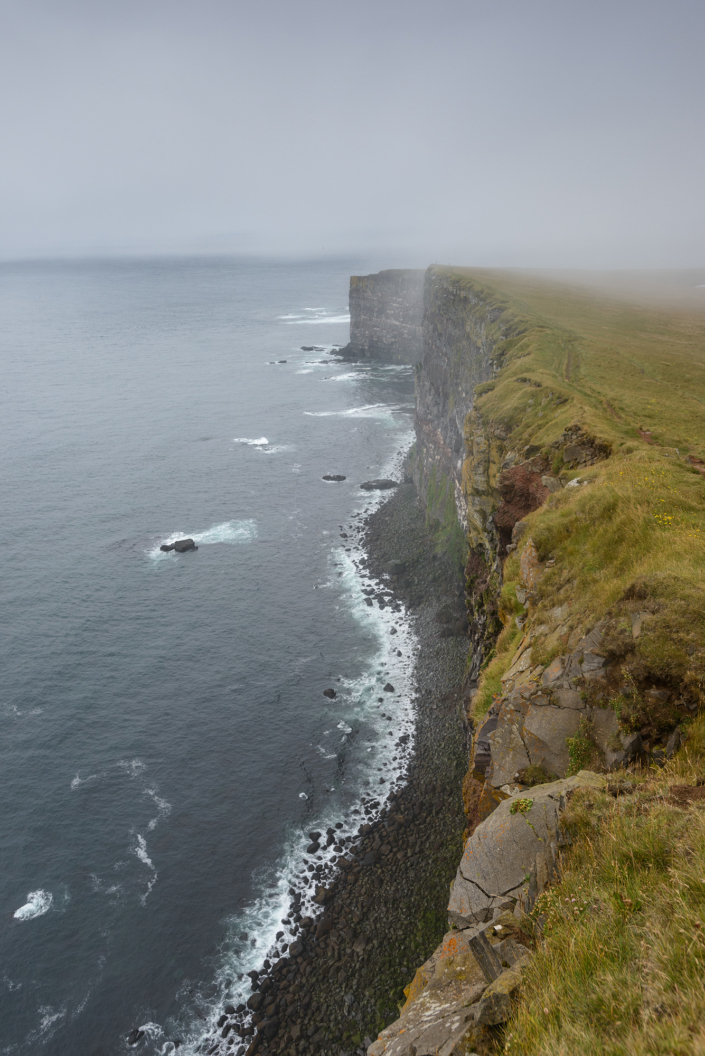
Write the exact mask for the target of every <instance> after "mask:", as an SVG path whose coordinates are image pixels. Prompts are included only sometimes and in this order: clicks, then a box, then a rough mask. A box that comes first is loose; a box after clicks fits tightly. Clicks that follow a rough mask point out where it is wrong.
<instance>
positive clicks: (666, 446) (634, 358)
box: [445, 268, 705, 1056]
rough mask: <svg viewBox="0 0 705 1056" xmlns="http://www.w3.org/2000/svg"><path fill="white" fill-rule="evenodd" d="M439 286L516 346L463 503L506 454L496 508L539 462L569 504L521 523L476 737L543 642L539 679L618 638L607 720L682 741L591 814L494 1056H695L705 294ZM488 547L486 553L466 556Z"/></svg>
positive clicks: (533, 283) (550, 502)
mask: <svg viewBox="0 0 705 1056" xmlns="http://www.w3.org/2000/svg"><path fill="white" fill-rule="evenodd" d="M445 270H447V271H448V272H450V273H452V275H453V276H454V279H455V281H457V282H462V283H465V284H467V285H468V286H469V287H470V288H471V289H473V290H474V291H476V292H477V293H478V295H479V296H481V297H482V299H483V301H484V302H485V303H487V302H488V301H491V302H492V303H493V304H494V305H495V306H496V308H497V309H498V310H499V312H500V313H501V321H503V322H504V324H505V325H506V331H507V332H509V331H511V332H512V334H513V336H512V337H511V338H509V339H507V340H505V341H504V342H502V343H500V344H499V345H498V346H497V347H496V350H495V353H494V355H495V360H494V366H495V375H494V377H493V379H492V380H491V381H489V382H486V383H484V384H482V385H480V386H478V387H477V389H476V401H475V407H474V410H473V414H472V415H470V416H468V423H467V429H466V440H467V446H468V459H467V463H468V466H469V469H468V472H467V473H464V480H466V481H467V488H468V490H471V489H472V487H473V482H474V481H477V480H478V479H479V478H480V476H481V474H480V472H479V468H478V456H477V451H482V452H490V454H488V455H487V456H486V459H487V464H488V466H489V470H488V472H487V473H486V474H485V476H484V477H483V480H485V481H489V485H488V487H489V490H490V491H491V492H492V498H493V502H494V505H495V509H497V508H498V507H499V504H500V502H501V501H502V494H501V492H502V474H503V472H506V469H503V467H507V466H509V467H512V466H516V465H520V464H522V460H523V464H526V462H527V460H529V459H531V458H538V459H540V460H541V465H543V466H546V467H550V468H549V469H547V470H546V472H547V474H548V475H549V476H550V478H551V479H550V480H549V484H551V485H555V486H551V487H550V488H548V489H547V491H546V493H545V494H544V501H542V503H541V504H540V505H538V506H537V508H536V509H534V510H533V512H531V513H529V514H528V515H527V516H525V517H524V518H523V520H524V521H525V523H526V528H525V533H524V535H523V536H522V538H521V541H520V543H519V545H518V546H517V548H516V549H514V550H511V552H510V553H509V555H508V556H507V557H506V560H504V562H503V566H502V570H501V594H500V596H499V599H498V601H497V612H498V617H499V620H498V623H500V622H501V626H502V630H501V633H500V635H499V639H498V641H497V642H496V646H495V649H494V651H493V652H492V653H490V655H489V656H488V658H487V662H486V664H485V667H484V670H483V672H482V674H481V678H480V688H479V692H478V694H477V696H476V698H475V704H474V708H475V717H476V718H477V717H479V716H480V715H481V714H482V713H483V712H484V711H485V710H486V709H487V707H488V706H489V704H490V703H491V701H492V699H493V696H494V694H495V693H499V692H500V689H501V678H502V675H504V674H505V673H506V672H507V671H508V670H509V669H510V668H511V666H512V663H513V660H514V657H515V656H516V655H517V651H518V650H519V649H520V648H526V642H527V639H530V640H531V649H532V653H533V661H532V662H533V663H535V664H537V665H539V667H538V669H539V670H541V669H543V667H545V666H546V665H548V664H549V663H550V662H551V661H552V659H553V658H554V657H556V656H558V655H560V654H565V653H566V652H570V650H571V648H573V646H574V644H575V642H576V640H577V639H578V638H579V637H580V636H581V635H582V634H584V633H585V632H586V631H587V630H589V629H590V628H591V627H594V626H595V624H596V623H597V622H598V621H602V625H603V626H605V627H606V628H607V631H606V635H605V647H606V649H607V652H608V654H609V659H610V660H611V661H617V663H618V665H619V669H620V671H621V672H622V677H623V680H624V683H625V685H624V686H623V687H622V690H620V692H621V696H619V697H617V698H615V699H614V700H613V701H610V703H611V704H612V705H613V707H614V708H615V710H616V711H617V712H618V715H619V716H620V725H621V726H622V728H623V729H629V728H630V725H629V724H630V723H631V727H632V728H633V729H638V728H639V727H642V726H645V725H647V724H651V726H650V728H652V730H653V732H654V735H655V736H656V737H657V736H658V723H659V721H661V720H663V722H664V723H665V724H666V725H667V726H669V725H670V727H672V726H673V724H674V722H680V724H681V725H680V728H681V733H682V737H683V740H684V745H683V746H682V747H681V748H680V750H679V751H678V752H677V753H676V754H675V756H674V757H673V758H672V759H671V760H670V761H668V762H666V764H665V766H664V767H662V768H659V767H656V766H649V765H648V764H647V765H646V766H644V765H642V766H641V767H639V766H637V767H632V768H631V772H630V773H628V774H627V773H624V774H621V775H620V774H617V775H615V780H614V782H613V785H612V790H613V791H612V795H609V794H605V795H602V794H601V795H597V796H596V795H593V794H590V795H583V796H576V799H575V802H574V803H573V806H572V814H571V820H570V827H571V830H572V835H573V847H572V850H571V851H570V853H568V854H567V855H566V856H565V858H564V861H563V872H562V876H561V878H560V880H559V882H558V883H556V884H555V885H553V886H552V887H551V888H550V889H549V891H548V892H547V893H546V894H545V895H543V896H542V899H541V901H540V903H539V905H538V907H537V909H536V910H535V912H534V916H535V917H537V918H538V920H539V922H540V926H541V927H542V939H541V941H540V942H539V943H538V946H537V951H536V954H535V957H534V960H533V964H532V967H531V969H530V970H529V972H528V973H527V978H526V980H525V985H524V989H523V994H522V997H521V998H520V1001H519V1004H518V1006H517V1008H516V1011H515V1014H514V1016H513V1018H512V1019H511V1020H510V1021H509V1022H508V1023H507V1024H506V1029H504V1030H502V1031H498V1033H497V1037H496V1051H497V1052H506V1053H519V1054H522V1056H529V1054H542V1056H543V1054H546V1056H547V1054H555V1056H558V1054H561V1056H563V1054H565V1056H567V1054H571V1056H575V1054H577V1053H581V1054H586V1056H587V1054H594V1053H610V1054H615V1056H616V1054H632V1053H633V1054H637V1053H640V1054H642V1053H643V1054H647V1053H648V1054H651V1053H663V1054H664V1056H665V1054H667V1053H683V1054H686V1053H687V1054H691V1053H692V1054H695V1053H701V1052H703V1051H705V1041H704V1039H705V999H704V998H703V989H702V976H703V970H704V969H705V939H704V938H703V934H704V933H705V850H704V848H705V843H704V842H703V824H704V822H703V818H704V815H703V808H704V807H705V797H703V795H701V792H702V787H701V786H702V785H703V784H705V477H704V475H703V471H704V470H705V290H694V286H695V283H696V282H697V281H702V280H699V279H694V278H692V277H690V278H689V277H686V278H685V281H684V282H683V285H682V289H681V290H680V291H678V290H676V291H675V294H676V295H674V291H673V290H672V291H671V292H670V294H669V295H668V296H666V293H668V291H666V293H664V296H663V299H662V300H661V299H659V291H658V289H657V287H656V285H655V284H652V285H651V287H648V283H646V284H644V285H643V286H642V288H641V291H640V290H639V286H638V283H637V284H636V287H633V288H632V289H630V290H629V291H625V290H621V291H620V290H616V291H615V290H611V291H610V290H597V289H585V288H580V287H579V286H577V285H574V286H571V285H569V284H566V283H558V282H556V281H549V280H547V279H545V278H537V277H535V276H531V277H527V276H525V275H522V274H518V273H517V274H512V273H504V272H488V271H479V270H475V269H457V268H453V269H445ZM646 287H648V288H646ZM662 292H663V291H662ZM700 293H702V294H703V295H704V296H703V297H702V298H701V299H700V300H698V295H699V294H700ZM507 324H511V325H507ZM479 434H481V436H480V441H481V442H478V435H479ZM571 435H572V436H575V437H578V438H579V445H580V443H582V444H583V445H585V444H587V445H592V449H593V451H594V453H595V458H591V459H588V464H587V465H580V464H579V462H576V460H571V459H568V460H567V461H566V459H565V456H566V454H570V453H572V452H571V445H570V437H571ZM579 445H578V446H579ZM483 457H485V456H483ZM473 460H474V461H473ZM541 472H544V471H543V470H539V473H541ZM576 480H577V481H579V483H578V484H577V485H576V484H572V483H571V482H573V481H576ZM568 485H570V486H568ZM480 536H481V533H480V534H479V535H476V537H475V538H473V537H472V532H471V538H470V543H471V545H473V544H475V545H476V546H477V545H479V544H478V539H479V540H480V542H482V540H481V538H480ZM529 538H531V539H532V540H533V543H534V544H535V547H536V556H537V559H538V562H537V567H536V569H535V581H534V584H533V589H532V590H530V591H528V592H527V591H526V569H524V578H523V579H522V575H521V569H520V557H521V555H522V551H523V547H524V546H525V545H526V540H528V539H529ZM510 549H511V548H510ZM495 586H496V588H497V590H499V589H500V584H499V581H498V582H497V583H496V584H495ZM517 588H518V590H517ZM527 593H528V595H529V597H528V598H527V599H526V601H525V600H524V597H525V595H526V594H527ZM647 687H648V688H649V690H650V691H651V694H652V695H651V698H650V699H651V701H652V703H651V704H649V702H648V700H647V696H646V689H647ZM659 688H661V689H662V690H663V691H664V692H663V693H662V699H664V700H665V699H668V700H669V701H670V703H669V705H668V707H670V708H671V709H673V708H674V707H676V705H677V706H678V707H677V708H676V710H672V713H669V715H668V716H659V714H656V712H653V713H652V712H650V711H649V708H650V707H653V706H654V705H653V699H654V695H653V690H654V689H656V690H658V689H659ZM656 696H658V694H656ZM676 698H677V699H676ZM664 707H666V705H664ZM649 758H651V757H649ZM654 758H655V757H654Z"/></svg>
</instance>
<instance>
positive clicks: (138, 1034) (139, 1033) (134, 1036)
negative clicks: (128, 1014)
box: [127, 1027, 144, 1045]
mask: <svg viewBox="0 0 705 1056" xmlns="http://www.w3.org/2000/svg"><path fill="white" fill-rule="evenodd" d="M143 1037H144V1031H143V1030H140V1029H139V1027H134V1028H133V1029H132V1030H131V1031H130V1033H129V1034H128V1035H127V1044H128V1045H136V1044H137V1042H138V1041H141V1040H142V1038H143Z"/></svg>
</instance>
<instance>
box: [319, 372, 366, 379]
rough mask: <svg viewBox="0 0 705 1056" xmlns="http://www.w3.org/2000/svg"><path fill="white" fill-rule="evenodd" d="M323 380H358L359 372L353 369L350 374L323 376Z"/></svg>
mask: <svg viewBox="0 0 705 1056" xmlns="http://www.w3.org/2000/svg"><path fill="white" fill-rule="evenodd" d="M323 380H324V381H359V380H360V373H359V371H355V372H354V373H350V374H332V375H331V376H330V377H329V378H324V379H323Z"/></svg>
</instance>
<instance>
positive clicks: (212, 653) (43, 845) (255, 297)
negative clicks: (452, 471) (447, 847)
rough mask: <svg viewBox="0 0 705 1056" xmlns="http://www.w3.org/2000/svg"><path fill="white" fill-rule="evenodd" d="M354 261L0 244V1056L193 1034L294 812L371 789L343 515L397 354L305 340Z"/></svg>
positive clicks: (161, 1044)
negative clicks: (348, 353) (77, 258)
mask: <svg viewBox="0 0 705 1056" xmlns="http://www.w3.org/2000/svg"><path fill="white" fill-rule="evenodd" d="M371 267H374V265H371V264H370V262H365V261H359V260H353V261H338V262H325V263H316V262H313V263H311V262H304V263H277V262H261V261H258V262H251V261H236V260H224V259H184V260H151V261H150V260H141V261H113V262H100V261H89V262H73V263H66V262H56V263H26V264H12V265H10V264H6V265H2V266H0V354H1V356H2V378H3V384H2V394H1V399H2V414H1V416H0V430H1V431H2V451H3V459H2V463H3V465H2V478H3V487H2V555H3V570H2V593H3V604H2V623H3V634H2V639H1V642H0V650H1V660H2V674H3V677H2V683H1V685H0V731H1V735H0V753H1V758H0V774H1V778H0V780H1V787H2V810H1V811H0V857H1V861H2V870H0V995H1V998H0V1004H1V1008H0V1052H2V1053H8V1054H9V1053H12V1054H18V1056H20V1054H30V1053H31V1054H33V1056H36V1054H42V1056H44V1054H47V1056H48V1054H57V1056H58V1054H62V1056H65V1054H67V1053H71V1054H74V1056H84V1054H85V1056H89V1054H90V1056H98V1054H101V1056H103V1054H105V1056H107V1054H113V1053H122V1052H128V1051H129V1052H139V1053H157V1052H160V1053H167V1052H172V1051H174V1050H175V1044H176V1042H177V1041H180V1042H181V1043H182V1044H181V1045H180V1046H179V1051H180V1052H185V1053H188V1052H194V1051H196V1050H199V1051H200V1050H201V1049H202V1047H203V1039H204V1038H206V1037H207V1036H208V1034H209V1030H210V1028H211V1026H212V1023H213V1021H214V1019H215V1018H216V1017H217V1015H218V1013H219V1012H220V1010H221V1009H222V1004H223V1002H224V1001H230V1000H232V1001H233V1002H234V1003H235V1004H237V1002H238V1000H239V997H240V996H241V994H242V993H246V992H247V988H245V987H244V983H246V982H248V980H247V979H245V980H244V982H243V979H242V977H243V973H244V972H246V971H248V970H250V969H252V968H253V967H258V966H259V965H261V963H262V961H263V959H264V958H265V957H266V956H267V955H269V956H274V955H276V953H277V952H278V951H281V949H283V947H284V944H285V943H286V942H287V941H290V939H291V936H292V934H295V932H296V924H295V922H293V921H292V920H291V919H290V920H289V923H288V925H286V926H285V925H282V924H281V920H282V919H284V918H285V917H286V914H287V910H288V906H289V897H290V896H289V891H290V890H294V889H297V890H301V891H303V892H304V904H307V898H308V897H309V895H308V893H307V892H310V887H309V886H308V885H309V881H310V880H311V871H310V870H309V871H307V868H306V863H307V862H308V864H309V865H310V866H311V867H312V868H313V867H314V866H315V865H318V867H319V876H320V875H323V874H324V873H325V870H326V869H327V868H328V866H327V865H326V862H327V861H328V860H329V857H330V855H332V854H334V851H333V849H332V848H330V849H329V851H328V852H326V854H324V853H323V852H321V853H320V855H318V856H317V857H316V858H312V857H310V856H309V858H308V859H307V858H306V846H307V845H308V843H309V842H310V840H309V837H308V832H309V831H310V830H313V829H316V830H320V829H322V828H325V827H326V826H335V825H336V824H338V825H339V826H340V828H339V829H338V830H336V831H338V832H339V834H340V837H341V838H342V839H344V838H345V837H346V836H348V837H349V836H350V835H351V834H352V833H353V832H354V830H355V829H356V828H357V826H358V825H359V823H360V820H361V818H362V817H363V816H369V815H370V813H372V812H374V810H375V809H377V808H376V806H375V804H376V803H378V802H379V801H380V800H381V799H382V798H383V797H384V795H385V794H386V792H387V791H388V790H389V789H390V787H391V786H392V785H393V784H394V783H395V782H398V781H403V773H404V767H405V758H404V756H403V755H402V750H401V749H398V748H395V747H394V744H393V741H392V739H391V738H389V737H388V724H387V723H388V720H387V719H386V718H385V717H384V715H385V714H391V713H392V711H393V712H394V715H395V717H396V718H397V720H398V723H397V725H398V726H400V727H401V729H406V730H409V731H410V730H412V729H413V700H412V697H413V671H412V654H413V650H414V639H413V634H412V632H411V631H410V629H409V627H408V624H407V621H406V617H405V614H404V613H403V612H394V611H392V610H390V609H389V608H387V609H385V610H383V611H380V610H379V609H378V608H377V607H376V606H372V607H370V606H368V605H367V604H366V603H365V597H364V595H363V593H362V591H363V589H364V588H365V584H366V580H365V578H364V576H363V575H361V574H360V572H359V571H358V567H357V564H358V563H359V550H358V548H357V545H356V543H355V540H354V534H353V533H351V532H350V531H348V530H347V526H348V525H350V524H351V523H353V522H352V517H353V515H354V514H359V513H361V512H364V511H365V510H366V509H370V508H371V507H372V506H373V505H374V503H375V502H377V501H379V499H375V498H374V497H370V495H369V493H367V494H366V493H365V492H362V491H360V489H359V487H358V485H359V483H360V482H362V481H364V480H366V479H369V478H370V477H376V476H380V475H384V474H388V473H390V472H393V471H394V468H395V458H396V456H397V454H398V452H399V451H400V450H401V449H403V448H405V447H406V446H408V444H409V442H410V439H411V410H412V405H413V375H412V372H411V370H409V369H406V368H398V367H396V368H395V367H382V366H377V367H371V366H370V365H362V364H350V363H342V362H340V361H338V360H335V359H334V357H332V356H331V355H330V351H331V349H332V346H334V345H336V344H340V345H342V344H345V343H346V342H347V340H348V316H347V289H348V279H349V275H350V274H351V272H360V271H366V270H371ZM302 345H307V346H310V345H314V346H317V348H318V349H319V351H314V352H310V351H308V352H306V351H302V348H301V346H302ZM282 360H285V362H281V361H282ZM325 473H342V474H345V475H346V477H347V480H346V481H344V482H343V483H340V484H329V483H325V482H324V481H322V479H321V478H322V476H323V475H324V474H325ZM341 526H342V527H343V530H344V531H345V534H346V535H347V536H348V538H347V539H344V538H341ZM185 535H190V536H193V538H194V539H195V540H196V542H197V543H198V550H197V551H196V552H192V553H187V554H180V555H174V554H164V553H162V552H161V551H160V550H159V546H160V544H161V543H163V542H165V541H167V540H172V539H174V538H178V537H181V536H185ZM392 626H394V627H395V628H396V632H397V633H396V634H395V635H394V636H390V634H389V631H390V629H391V627H392ZM398 654H401V655H398ZM388 681H391V682H392V683H393V684H394V686H395V693H394V694H393V696H390V695H387V697H385V698H384V705H381V704H380V703H379V700H380V690H381V687H382V685H383V684H384V683H387V682H388ZM327 687H332V688H334V689H335V690H336V697H335V699H328V698H326V697H324V696H323V690H324V689H325V688H327ZM380 781H381V782H383V783H382V784H380ZM375 797H377V798H375ZM321 870H322V871H323V872H321ZM277 936H278V937H277ZM135 1027H139V1028H141V1030H142V1035H141V1037H140V1040H139V1042H138V1044H137V1045H136V1046H135V1047H128V1045H127V1041H126V1038H127V1035H128V1033H129V1032H130V1031H131V1030H132V1029H133V1028H135ZM231 1051H232V1050H231Z"/></svg>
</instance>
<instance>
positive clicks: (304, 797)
mask: <svg viewBox="0 0 705 1056" xmlns="http://www.w3.org/2000/svg"><path fill="white" fill-rule="evenodd" d="M299 799H308V796H307V795H306V793H305V792H299Z"/></svg>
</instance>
